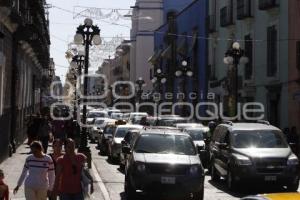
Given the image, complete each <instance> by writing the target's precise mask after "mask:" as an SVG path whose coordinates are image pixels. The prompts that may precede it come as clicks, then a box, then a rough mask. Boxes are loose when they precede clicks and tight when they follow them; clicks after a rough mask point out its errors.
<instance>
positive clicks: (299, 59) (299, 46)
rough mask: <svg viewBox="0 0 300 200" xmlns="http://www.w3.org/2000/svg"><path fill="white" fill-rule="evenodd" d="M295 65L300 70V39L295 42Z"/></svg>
mask: <svg viewBox="0 0 300 200" xmlns="http://www.w3.org/2000/svg"><path fill="white" fill-rule="evenodd" d="M296 67H297V69H299V70H300V41H297V43H296Z"/></svg>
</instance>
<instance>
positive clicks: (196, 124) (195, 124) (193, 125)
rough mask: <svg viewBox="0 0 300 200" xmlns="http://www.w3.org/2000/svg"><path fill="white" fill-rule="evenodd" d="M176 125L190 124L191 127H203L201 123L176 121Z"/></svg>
mask: <svg viewBox="0 0 300 200" xmlns="http://www.w3.org/2000/svg"><path fill="white" fill-rule="evenodd" d="M175 125H176V126H192V127H203V124H201V123H177V124H175Z"/></svg>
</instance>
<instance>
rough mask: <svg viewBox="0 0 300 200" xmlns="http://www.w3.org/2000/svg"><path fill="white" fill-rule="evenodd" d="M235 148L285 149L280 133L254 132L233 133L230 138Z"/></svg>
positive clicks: (270, 131) (269, 131) (285, 145)
mask: <svg viewBox="0 0 300 200" xmlns="http://www.w3.org/2000/svg"><path fill="white" fill-rule="evenodd" d="M231 144H232V146H233V147H235V148H287V147H288V144H287V143H286V141H285V139H284V137H283V134H282V133H281V132H280V131H272V130H255V131H235V132H234V133H233V136H232V138H231Z"/></svg>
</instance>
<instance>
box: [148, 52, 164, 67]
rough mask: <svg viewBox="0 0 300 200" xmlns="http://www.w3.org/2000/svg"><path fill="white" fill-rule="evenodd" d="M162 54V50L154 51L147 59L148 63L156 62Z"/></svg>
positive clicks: (153, 63)
mask: <svg viewBox="0 0 300 200" xmlns="http://www.w3.org/2000/svg"><path fill="white" fill-rule="evenodd" d="M161 54H162V50H161V49H159V50H156V51H155V52H154V54H153V55H152V56H151V57H150V58H149V59H148V63H151V64H152V65H155V64H157V62H158V61H159V58H160V57H161Z"/></svg>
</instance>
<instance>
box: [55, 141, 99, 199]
mask: <svg viewBox="0 0 300 200" xmlns="http://www.w3.org/2000/svg"><path fill="white" fill-rule="evenodd" d="M85 163H86V156H85V155H83V154H81V153H76V152H75V143H74V141H73V140H72V139H67V140H66V142H65V155H63V156H62V157H60V158H58V160H57V166H56V180H55V186H54V194H55V193H56V194H59V196H60V200H83V199H84V186H83V185H82V180H83V176H84V173H83V172H84V166H85ZM90 181H91V193H92V192H93V190H94V189H93V184H92V180H91V179H90Z"/></svg>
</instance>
